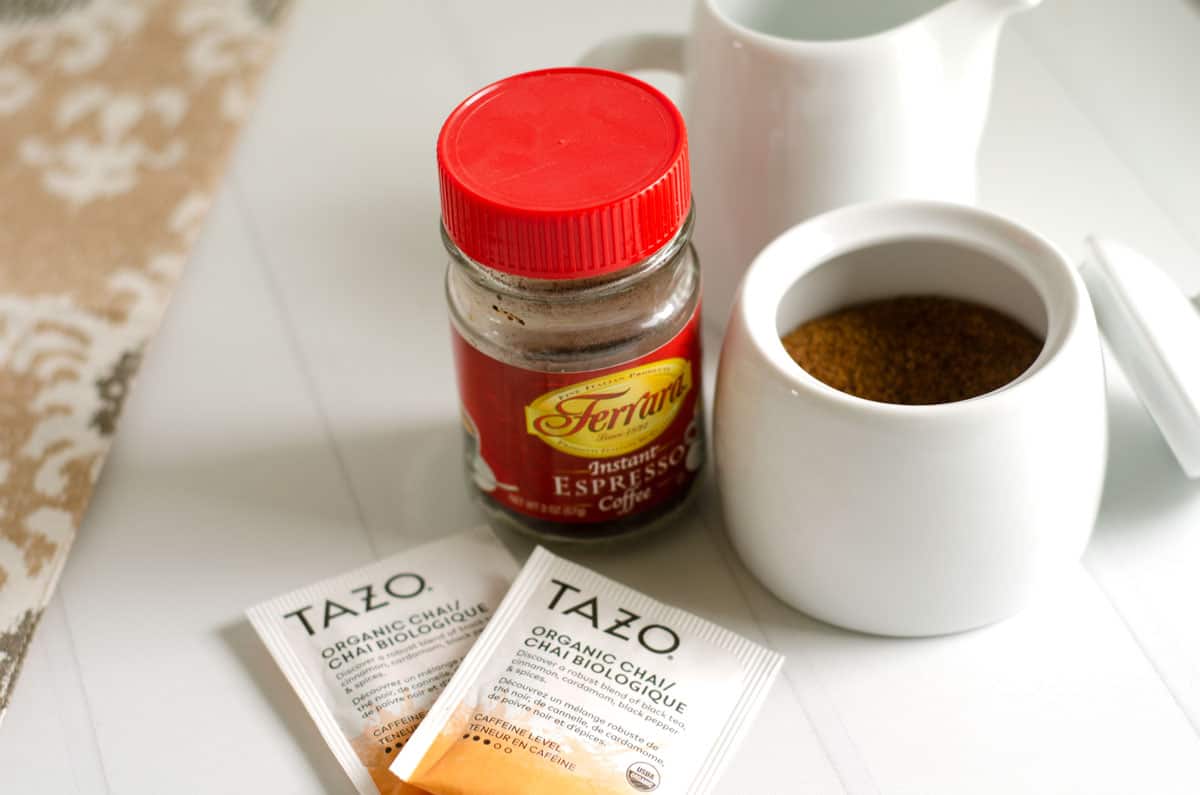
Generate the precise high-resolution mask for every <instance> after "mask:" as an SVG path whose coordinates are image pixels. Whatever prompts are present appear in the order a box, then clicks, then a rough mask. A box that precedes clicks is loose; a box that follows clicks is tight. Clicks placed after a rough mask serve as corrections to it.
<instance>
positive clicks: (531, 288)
mask: <svg viewBox="0 0 1200 795" xmlns="http://www.w3.org/2000/svg"><path fill="white" fill-rule="evenodd" d="M437 154H438V169H439V179H440V184H441V199H442V237H443V241H444V243H445V245H446V249H447V251H448V252H449V255H450V264H449V268H448V272H447V278H446V292H447V299H448V302H449V307H450V317H451V321H452V325H453V348H454V356H455V365H456V370H457V375H458V387H459V397H460V402H461V408H462V423H463V430H464V439H465V465H466V471H467V478H468V481H469V483H470V484H471V488H472V489H474V491H475V492H476V493H477V494H478V496H479V498H480V500H481V502H482V504H483V506H484V508H485V509H486V510H487V512H488V514H489V517H490V518H491V520H492V522H493V524H497V525H500V526H506V527H511V528H514V529H517V530H520V531H523V532H525V533H528V534H531V535H534V536H536V537H539V538H543V539H556V540H575V541H592V540H603V539H612V538H617V537H622V536H627V535H630V534H633V533H637V532H640V531H643V530H646V529H649V528H652V527H654V526H656V525H658V524H661V523H662V522H663V521H664V520H665V519H667V518H668V517H669V516H670V515H671V514H672V513H673V512H675V511H676V510H677V509H678V508H679V507H680V506H681V505H682V503H683V502H684V500H685V498H686V496H687V495H688V493H689V492H690V490H691V489H692V486H693V484H694V482H695V480H696V476H697V474H698V472H699V470H700V468H701V466H702V464H703V458H704V447H703V438H702V427H703V422H702V413H701V408H700V383H699V379H700V361H701V360H700V320H699V316H700V275H699V269H698V264H697V262H696V257H695V253H694V251H693V249H692V247H691V244H690V238H691V230H692V209H691V208H692V202H691V193H690V184H691V183H690V176H689V171H688V158H687V135H686V131H685V128H684V123H683V118H682V116H681V115H680V113H679V111H678V109H677V108H676V107H675V106H674V105H673V104H672V103H671V101H670V100H669V99H667V98H666V97H665V96H664V95H663V94H662V93H661V92H659V91H657V90H656V89H654V88H653V87H651V86H649V85H647V84H645V83H643V82H641V81H639V80H637V79H635V78H632V77H629V76H627V75H623V74H620V73H616V72H607V71H603V70H596V69H580V68H568V69H550V70H544V71H538V72H529V73H526V74H520V75H516V76H514V77H510V78H507V79H505V80H501V81H499V82H497V83H494V84H492V85H490V86H488V87H486V88H484V89H482V90H480V91H479V92H477V93H475V94H474V95H472V96H471V97H469V98H468V99H466V100H465V101H464V102H463V103H462V104H461V105H459V106H458V107H457V108H456V109H455V110H454V111H453V112H452V113H451V114H450V117H449V118H448V119H447V121H446V123H445V125H444V126H443V128H442V131H441V134H440V135H439V137H438V145H437Z"/></svg>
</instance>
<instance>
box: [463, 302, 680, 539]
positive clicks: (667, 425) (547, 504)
mask: <svg viewBox="0 0 1200 795" xmlns="http://www.w3.org/2000/svg"><path fill="white" fill-rule="evenodd" d="M699 315H700V313H699V310H697V312H696V313H695V314H694V315H693V316H692V318H691V320H690V321H688V324H687V325H686V326H685V327H684V328H683V329H681V330H680V332H679V333H678V334H677V335H675V337H674V338H673V339H672V340H671V341H670V342H668V343H667V344H665V345H663V346H662V347H660V348H658V349H657V350H655V351H653V352H652V353H649V354H647V355H646V356H643V357H641V358H638V359H635V360H633V361H630V362H625V363H623V364H620V365H617V366H615V367H609V368H606V369H603V370H588V371H583V372H575V373H543V372H537V371H534V370H525V369H522V368H520V367H514V366H513V365H510V364H504V363H503V362H499V361H496V360H495V359H492V358H491V357H489V356H487V355H485V354H483V353H481V352H479V351H478V350H476V349H475V348H473V347H472V346H471V345H470V344H469V343H468V342H467V341H466V340H464V339H463V338H462V336H461V335H460V334H459V333H458V332H457V330H455V332H454V356H455V362H456V364H457V368H458V387H459V395H460V396H461V400H462V410H463V424H464V426H465V428H466V433H467V440H468V443H467V456H468V461H467V467H468V471H469V472H470V474H471V476H472V478H473V480H474V482H475V485H476V486H477V487H478V488H479V489H480V490H481V491H483V492H484V493H486V494H488V495H489V496H491V497H492V498H493V499H494V500H496V501H497V502H499V503H500V504H501V505H503V506H505V507H507V508H509V509H511V510H513V511H515V512H517V513H520V514H523V515H525V516H530V517H533V518H536V519H545V520H549V521H552V522H562V523H569V524H581V525H582V524H590V523H597V522H607V521H612V520H614V519H622V518H625V517H628V516H631V515H634V514H637V513H641V512H643V511H647V510H650V509H652V508H655V507H657V506H660V505H663V504H664V503H669V502H671V501H673V500H674V499H677V498H678V497H679V496H680V495H681V494H682V493H683V492H684V491H686V490H687V489H688V487H689V486H690V485H691V483H692V481H693V480H694V479H695V477H696V474H697V473H698V472H699V470H700V467H701V465H702V464H703V462H704V445H703V439H702V433H701V428H700V423H701V422H702V421H703V419H702V417H701V412H700V408H699V407H700V362H701V360H700V332H699Z"/></svg>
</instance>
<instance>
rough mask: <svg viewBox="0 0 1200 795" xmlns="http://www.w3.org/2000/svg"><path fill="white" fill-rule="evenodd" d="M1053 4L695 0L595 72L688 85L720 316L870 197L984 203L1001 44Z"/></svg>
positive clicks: (618, 44) (1018, 0)
mask: <svg viewBox="0 0 1200 795" xmlns="http://www.w3.org/2000/svg"><path fill="white" fill-rule="evenodd" d="M1040 2H1041V0H952V2H945V0H941V1H940V2H939V1H938V0H888V2H880V0H837V2H830V1H829V0H697V5H696V12H695V17H694V20H693V26H692V32H691V33H690V34H689V35H688V36H686V37H683V36H670V35H654V34H635V35H632V36H627V37H622V38H619V39H614V40H611V41H608V42H605V43H602V44H600V45H598V46H597V47H595V48H593V49H592V50H591V51H589V52H588V53H587V54H586V55H585V56H584V57H583V59H582V62H583V63H584V64H586V65H589V66H601V67H606V68H610V69H617V70H622V71H636V70H647V69H650V70H653V69H663V70H668V71H674V72H678V73H680V74H682V75H683V76H684V97H683V103H682V104H683V109H684V115H685V117H686V118H687V121H688V136H689V138H690V141H691V150H692V151H691V156H692V184H693V190H694V193H695V201H696V209H697V234H696V238H695V239H696V244H697V248H698V250H699V253H700V260H701V263H702V264H703V267H704V278H705V280H706V282H705V283H706V286H705V303H706V310H705V311H706V313H708V317H709V319H710V320H716V321H718V322H723V321H724V320H725V317H726V315H727V314H728V307H729V305H730V303H731V302H732V299H733V293H734V290H735V289H736V287H737V284H738V282H739V280H740V279H741V276H742V273H743V272H744V271H745V269H746V267H747V266H748V265H749V264H750V261H751V260H752V259H753V257H754V255H755V254H756V253H757V252H758V251H759V249H761V248H762V247H763V246H764V245H765V244H766V243H767V242H768V241H769V240H771V239H773V238H774V237H775V236H776V235H778V234H779V233H780V232H782V231H783V230H784V229H786V228H788V227H790V226H792V225H793V224H795V223H797V222H799V221H801V220H804V219H806V218H808V217H810V216H813V215H816V214H818V213H821V212H824V211H825V210H829V209H832V208H834V207H839V206H841V205H845V204H851V203H855V202H858V201H862V200H866V199H878V198H891V197H910V198H927V199H943V200H949V201H956V202H964V203H971V202H973V201H974V200H975V160H976V153H977V150H978V148H979V141H980V136H981V133H982V130H983V125H984V121H985V119H986V116H987V108H988V102H989V97H990V94H991V81H992V66H993V62H994V60H995V49H996V40H997V36H998V34H999V31H1000V28H1001V26H1002V24H1003V22H1004V20H1005V19H1006V18H1007V17H1008V16H1009V15H1010V14H1012V13H1013V12H1015V11H1019V10H1022V9H1026V8H1032V7H1034V6H1036V5H1038V3H1040Z"/></svg>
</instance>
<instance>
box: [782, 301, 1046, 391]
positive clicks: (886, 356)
mask: <svg viewBox="0 0 1200 795" xmlns="http://www.w3.org/2000/svg"><path fill="white" fill-rule="evenodd" d="M783 345H784V347H785V348H787V352H788V353H789V354H790V355H791V357H792V358H793V359H794V360H795V361H796V363H797V364H799V365H800V366H801V367H803V368H804V369H805V370H807V371H808V372H809V373H811V374H812V375H813V376H814V377H816V378H818V379H820V380H821V381H824V382H825V383H826V384H828V385H829V386H831V387H833V388H834V389H838V390H840V391H842V392H846V393H849V394H851V395H855V396H857V397H860V398H865V399H867V400H874V401H878V402H880V403H902V404H907V405H929V404H934V403H953V402H955V401H959V400H968V399H970V398H973V397H978V396H979V395H983V394H986V393H988V392H991V391H993V390H995V389H999V388H1000V387H1002V386H1004V385H1005V384H1007V383H1009V382H1011V381H1013V380H1015V379H1016V378H1017V377H1018V376H1020V375H1021V374H1022V373H1023V372H1025V371H1026V370H1027V369H1029V366H1030V365H1031V364H1033V362H1034V360H1035V359H1037V357H1038V354H1039V353H1041V350H1042V345H1043V341H1042V340H1041V339H1040V338H1038V337H1037V336H1036V335H1034V334H1033V333H1032V332H1030V331H1029V330H1028V329H1026V328H1025V327H1024V326H1022V325H1021V324H1020V323H1019V322H1017V321H1016V320H1014V319H1013V318H1011V317H1009V316H1008V315H1006V314H1004V313H1002V312H998V311H996V310H995V309H991V308H989V307H986V306H983V305H981V304H976V303H973V302H970V301H961V300H958V299H954V298H942V297H938V296H927V295H921V296H903V297H899V298H889V299H885V300H882V301H872V302H870V303H865V304H858V305H855V306H850V307H847V308H845V309H841V310H839V311H837V312H834V313H832V314H829V315H825V316H823V317H819V318H816V319H815V320H810V321H808V322H806V323H803V324H801V325H800V326H798V327H797V328H795V329H794V330H792V331H791V332H790V333H788V334H787V335H786V336H784V337H783Z"/></svg>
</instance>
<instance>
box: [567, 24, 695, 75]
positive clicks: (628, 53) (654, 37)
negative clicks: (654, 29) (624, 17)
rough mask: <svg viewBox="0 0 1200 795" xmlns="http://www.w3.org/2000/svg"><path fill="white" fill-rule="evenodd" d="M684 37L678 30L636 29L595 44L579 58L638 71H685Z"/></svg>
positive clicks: (601, 65) (588, 63) (595, 64)
mask: <svg viewBox="0 0 1200 795" xmlns="http://www.w3.org/2000/svg"><path fill="white" fill-rule="evenodd" d="M683 42H684V37H683V36H682V35H680V34H677V33H633V34H628V35H624V36H614V37H613V38H611V39H607V40H605V41H602V42H600V43H599V44H596V45H595V46H593V47H592V48H591V49H589V50H588V51H587V52H585V53H584V54H583V56H582V57H580V59H579V65H580V66H591V67H595V68H597V69H612V70H614V71H617V72H636V71H639V70H643V69H660V70H662V71H664V72H674V73H675V74H678V75H682V74H683Z"/></svg>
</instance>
